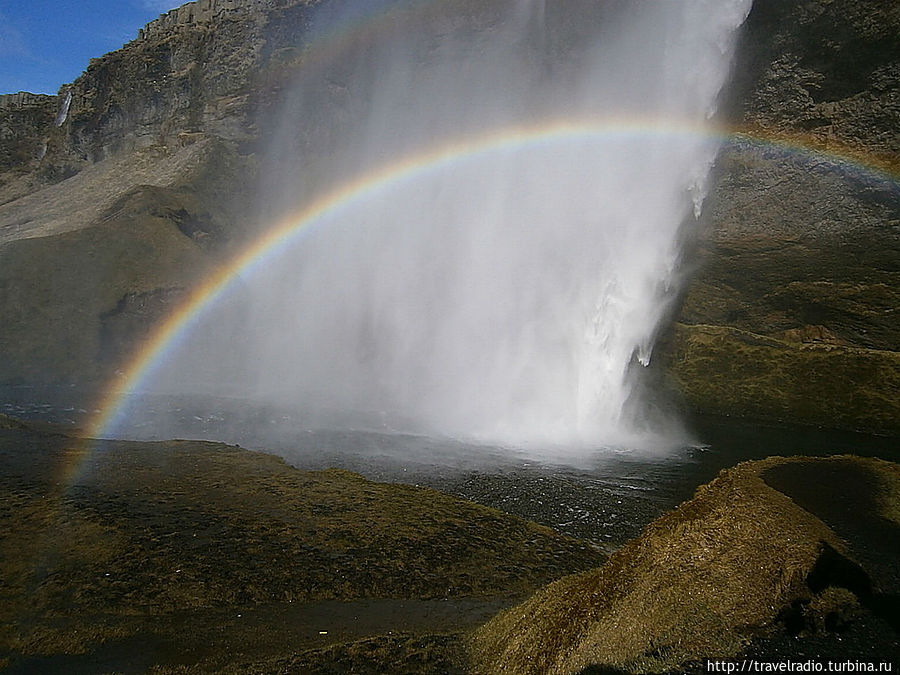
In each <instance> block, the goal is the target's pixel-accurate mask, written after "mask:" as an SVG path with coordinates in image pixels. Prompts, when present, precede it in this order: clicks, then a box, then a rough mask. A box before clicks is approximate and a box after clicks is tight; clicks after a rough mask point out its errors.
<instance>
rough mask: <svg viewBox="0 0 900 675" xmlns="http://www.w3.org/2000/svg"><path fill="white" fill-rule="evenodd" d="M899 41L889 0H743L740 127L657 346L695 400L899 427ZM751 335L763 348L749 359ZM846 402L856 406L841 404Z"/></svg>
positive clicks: (758, 412)
mask: <svg viewBox="0 0 900 675" xmlns="http://www.w3.org/2000/svg"><path fill="white" fill-rule="evenodd" d="M898 36H900V8H898V7H897V6H896V5H890V6H889V5H886V4H885V3H879V2H870V1H865V2H853V3H840V5H838V4H835V3H830V2H821V1H818V0H815V1H814V0H801V1H797V2H774V1H771V0H757V1H756V2H755V3H754V6H753V9H752V11H751V13H750V16H749V18H748V20H747V24H746V26H745V35H744V38H743V42H742V47H741V50H740V53H739V57H738V60H737V64H736V72H735V80H734V83H733V86H732V89H731V98H730V101H729V106H728V112H727V116H729V117H730V119H731V123H732V124H733V125H734V126H735V127H736V128H738V129H740V130H741V132H742V133H741V134H740V135H739V136H737V137H735V138H734V140H733V141H732V142H731V143H730V144H729V145H728V146H727V147H726V148H725V150H724V151H723V153H722V155H721V156H720V159H719V162H718V166H717V181H716V185H715V188H714V190H713V191H712V193H711V194H710V196H709V198H708V200H707V202H706V205H705V212H704V228H703V230H702V232H701V234H700V237H699V240H698V242H697V244H696V252H695V253H696V255H695V258H694V261H695V264H696V266H697V271H696V273H695V274H694V276H693V278H692V279H691V281H690V283H689V285H688V288H687V294H686V297H685V299H684V304H683V307H682V309H681V312H680V315H679V316H678V321H679V322H680V323H681V324H682V325H681V326H679V327H678V328H677V329H676V330H675V331H674V333H673V340H672V342H670V343H664V345H663V349H662V350H661V353H662V356H663V360H664V361H665V362H666V365H667V367H668V369H669V372H670V373H671V374H672V376H673V377H674V379H675V380H676V382H677V386H678V388H679V389H680V390H681V391H682V392H683V393H684V394H685V396H686V400H687V405H688V407H689V408H690V409H691V410H694V411H700V412H706V413H715V414H727V415H746V416H751V417H757V418H768V419H790V420H792V421H795V422H801V423H809V424H818V425H825V426H835V425H837V426H847V427H857V428H868V429H873V428H879V429H880V430H887V429H886V428H885V427H889V428H890V430H892V431H897V430H898V428H900V427H898V423H897V422H896V421H895V422H891V420H897V419H900V407H898V406H900V404H898V403H897V400H898V393H900V392H898V389H897V382H896V375H895V374H893V375H889V376H888V380H890V382H889V383H886V382H885V381H884V378H883V377H882V376H883V375H885V374H886V373H895V372H896V367H895V363H896V351H897V349H898V346H900V320H898V318H897V315H896V308H897V307H898V306H900V294H898V290H897V289H898V288H900V184H898V182H897V180H896V169H897V167H898V161H900V135H898V134H897V133H896V130H897V129H898V128H900V37H898ZM891 172H893V175H892V173H891ZM710 327H717V328H716V329H714V328H710ZM733 329H737V330H733ZM713 332H715V333H716V335H717V337H716V339H715V340H714V341H713V340H710V339H709V336H710V335H712V333H713ZM747 334H755V335H757V336H762V337H764V338H766V339H768V340H769V342H767V343H766V344H768V345H769V347H763V346H762V344H763V342H765V341H758V342H759V344H758V346H757V347H756V348H755V349H754V350H753V355H752V358H751V357H750V352H749V351H748V350H747V348H746V339H745V338H746V335H747ZM670 344H671V345H673V347H672V349H669V348H668V345H670ZM859 349H864V350H869V351H868V352H867V353H866V355H865V358H861V357H860V352H858V351H854V350H859ZM748 359H749V360H748ZM811 359H812V360H814V361H815V362H816V367H815V368H813V369H812V370H810V367H811V366H810V360H811ZM863 361H865V364H864V365H863ZM851 362H855V363H857V364H859V367H858V368H854V367H849V366H848V364H849V363H851ZM722 364H726V365H727V368H725V369H724V370H718V371H715V370H710V368H713V367H716V366H721V365H722ZM829 371H831V372H832V374H835V373H838V372H839V373H840V377H839V378H838V377H835V378H833V379H830V381H826V380H829V378H828V377H827V375H826V374H827V373H828V372H829ZM751 373H755V374H756V375H761V376H762V377H763V378H764V379H769V380H770V381H771V382H775V381H780V383H781V384H780V385H779V386H775V387H771V388H767V387H756V386H754V385H753V383H752V382H751V380H752V379H753V377H751V376H750V374H751ZM804 373H807V375H804ZM786 382H787V383H786ZM785 387H788V388H790V389H791V390H792V392H791V394H790V395H789V396H787V397H786V396H785ZM723 393H724V394H725V396H722V394H723ZM844 394H846V395H847V396H845V395H844ZM873 396H874V399H873ZM848 397H851V398H855V399H856V400H857V401H859V402H861V401H863V400H868V401H869V403H870V407H868V408H867V410H868V414H862V410H861V408H860V406H857V405H852V406H843V405H838V404H837V402H838V401H843V402H844V403H846V402H847V398H848ZM873 417H877V418H880V419H881V420H882V422H881V423H880V424H879V425H875V426H873V425H872V418H873Z"/></svg>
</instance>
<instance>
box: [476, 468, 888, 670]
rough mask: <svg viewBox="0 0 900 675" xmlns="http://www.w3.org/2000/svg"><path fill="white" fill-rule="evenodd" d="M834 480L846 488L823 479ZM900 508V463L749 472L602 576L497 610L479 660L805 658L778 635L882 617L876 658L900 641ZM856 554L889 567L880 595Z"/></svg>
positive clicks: (613, 662)
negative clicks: (750, 654)
mask: <svg viewBox="0 0 900 675" xmlns="http://www.w3.org/2000/svg"><path fill="white" fill-rule="evenodd" d="M823 467H825V468H824V469H823ZM825 475H831V476H833V477H836V478H837V480H835V481H833V484H832V485H822V484H821V483H817V481H820V480H821V479H822V477H823V476H825ZM841 477H843V478H844V479H845V480H843V482H842V481H841ZM850 478H852V480H847V479H850ZM811 483H812V485H813V487H812V489H810V488H809V487H804V486H809V485H810V484H811ZM773 485H775V487H773ZM815 486H819V487H821V488H822V490H821V491H818V492H817V491H816V489H815ZM776 488H777V489H776ZM833 491H837V492H840V493H841V494H842V496H843V498H842V499H834V498H832V497H833V496H834V494H836V493H835V492H833ZM823 492H824V494H823ZM786 493H788V494H791V496H792V497H795V498H796V499H797V501H796V502H795V501H794V500H793V499H792V498H791V497H789V496H788V494H786ZM794 493H796V494H794ZM816 494H818V495H819V497H815V495H816ZM798 503H802V504H803V506H804V507H806V508H802V507H801V506H800V505H798ZM835 503H838V504H840V506H839V507H838V508H837V509H835V508H834V504H835ZM898 505H900V467H898V465H896V464H891V463H888V462H883V461H880V460H863V459H859V458H852V459H851V458H846V457H844V458H838V459H822V460H819V459H816V460H813V459H794V460H786V459H781V458H770V459H767V460H763V461H760V462H748V463H744V464H740V465H738V466H737V467H735V468H733V469H730V470H727V471H724V472H722V473H721V474H720V475H719V477H718V478H717V479H715V480H714V481H712V482H711V483H709V484H707V485H704V486H702V487H700V488H699V489H698V490H697V493H696V495H695V496H694V498H693V499H692V500H690V501H688V502H686V503H684V504H683V505H681V506H680V507H679V508H677V509H675V510H674V511H672V512H670V513H668V514H666V515H665V516H663V517H662V518H659V519H658V520H656V521H655V522H653V523H652V524H651V525H650V526H649V527H648V528H647V529H646V530H645V532H644V533H643V534H642V535H641V536H640V537H639V538H637V539H635V540H633V541H631V542H630V543H629V544H627V545H626V546H625V547H624V548H623V549H621V550H620V551H618V552H617V553H616V554H614V555H613V556H611V557H610V559H609V561H608V562H607V563H606V565H604V566H603V567H601V568H600V569H597V570H592V571H590V572H586V573H582V574H578V575H574V576H570V577H566V578H564V579H560V580H559V581H557V582H555V583H553V584H551V585H550V586H548V587H546V588H544V589H542V590H541V591H539V592H538V593H537V594H535V595H534V596H533V597H532V598H530V599H529V600H528V601H526V602H525V603H523V604H522V605H520V606H518V607H514V608H512V609H510V610H507V611H505V612H503V613H502V614H500V615H498V616H497V617H496V618H494V619H493V620H492V621H491V622H489V623H488V624H486V625H485V626H484V627H482V628H481V629H480V630H479V631H478V632H477V633H476V635H475V638H474V640H473V652H474V655H475V660H476V662H477V663H478V664H479V669H480V670H481V671H482V672H485V673H517V674H522V675H524V674H527V673H579V672H582V671H585V672H594V671H596V672H619V671H623V672H636V673H647V672H668V671H672V670H675V669H679V670H681V669H682V668H683V667H684V666H685V665H686V664H690V663H692V662H693V663H697V662H699V661H701V660H702V659H703V658H706V657H727V656H737V655H738V654H740V653H742V652H745V650H747V649H748V648H749V649H750V650H751V651H752V650H753V649H756V650H757V651H758V650H760V649H761V650H763V653H768V654H778V655H780V656H781V657H785V656H797V655H798V654H797V653H796V651H795V652H794V653H793V654H792V653H791V652H790V651H789V650H790V647H788V648H787V649H788V651H787V653H784V649H782V643H779V640H778V636H783V635H798V634H801V633H803V634H807V633H814V632H816V631H817V630H818V631H820V632H823V631H826V630H834V629H837V628H839V627H841V626H842V625H844V624H845V623H846V622H847V621H849V620H850V619H852V618H853V616H854V615H859V614H863V613H868V616H869V617H870V619H871V621H872V622H874V623H873V624H871V625H870V627H869V628H867V630H875V631H883V634H884V635H886V636H887V638H886V639H882V638H880V637H879V636H877V635H872V636H871V641H870V642H871V643H872V644H876V645H878V646H879V647H880V648H881V651H880V653H877V654H876V655H875V656H881V657H883V656H886V652H885V650H892V649H896V637H897V636H896V632H895V631H896V630H897V625H896V619H897V616H896V614H895V613H894V611H895V609H896V604H895V603H893V602H892V600H893V601H895V600H896V597H892V596H891V595H890V593H892V592H893V593H896V590H897V588H898V587H900V578H898V575H897V574H896V572H897V570H896V565H897V555H896V554H897V551H896V550H895V549H897V547H898V546H900V544H898V542H900V537H898V536H897V535H898V534H900V517H898V512H900V511H898ZM836 513H837V514H844V516H843V518H840V517H836V516H835V514H836ZM820 518H822V519H825V520H826V521H828V522H829V524H832V527H829V526H828V525H826V524H825V523H824V522H823V520H822V519H820ZM836 532H837V533H840V535H841V536H840V537H839V536H838V534H837V533H836ZM844 539H846V540H848V541H849V542H850V544H847V543H845V541H844ZM857 548H859V549H862V548H867V549H868V551H867V553H866V555H867V557H868V558H870V559H871V560H872V561H880V562H881V563H882V564H881V566H880V567H879V566H878V565H877V564H875V565H874V566H875V567H878V569H879V574H878V576H877V579H876V581H877V583H876V585H875V588H874V589H873V587H872V583H871V579H870V576H869V574H867V571H866V570H864V569H863V568H862V567H860V566H859V564H857V562H855V561H854V560H853V559H851V556H852V557H853V558H856V557H858V556H857V555H856V549H857ZM875 549H877V551H875ZM867 569H869V567H867ZM891 607H894V610H892V609H891ZM892 624H893V628H892V627H891V625H892ZM793 649H794V650H796V649H797V646H796V644H794V646H793ZM851 649H852V647H851ZM819 653H823V652H819ZM855 655H856V656H862V655H861V654H855Z"/></svg>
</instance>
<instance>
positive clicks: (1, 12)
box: [0, 0, 186, 94]
mask: <svg viewBox="0 0 900 675" xmlns="http://www.w3.org/2000/svg"><path fill="white" fill-rule="evenodd" d="M184 1H186V0H181V1H179V0H0V94H6V93H10V92H16V91H30V92H33V93H36V94H55V93H56V92H57V91H58V90H59V87H60V85H62V84H65V83H67V82H72V81H73V80H74V79H75V78H76V77H78V76H79V75H80V74H81V73H82V71H83V70H84V69H85V68H87V65H88V61H89V60H90V59H91V58H92V57H96V56H102V55H103V54H106V53H107V52H110V51H113V50H115V49H118V48H119V47H121V46H122V45H123V44H125V43H126V42H129V41H130V40H133V39H134V38H136V37H137V32H138V28H141V27H143V25H144V24H145V23H147V22H148V21H151V20H152V19H155V18H156V17H157V16H159V15H160V14H161V13H163V12H165V11H166V10H169V9H172V8H173V7H177V6H179V5H181V4H183V3H184Z"/></svg>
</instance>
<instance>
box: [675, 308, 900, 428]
mask: <svg viewBox="0 0 900 675" xmlns="http://www.w3.org/2000/svg"><path fill="white" fill-rule="evenodd" d="M666 361H667V369H668V373H669V375H670V377H671V378H672V380H673V382H674V384H675V386H676V387H677V388H678V389H679V390H680V391H681V392H682V393H683V395H684V397H685V400H686V402H687V405H688V406H689V407H690V408H691V409H693V410H695V411H702V412H704V413H709V414H716V415H729V416H741V417H750V418H762V419H771V420H789V421H791V422H795V423H800V424H809V425H822V426H827V427H845V428H854V429H865V430H871V431H882V432H897V431H900V353H897V352H887V351H877V350H869V349H858V348H852V347H842V346H838V345H821V344H797V343H788V342H785V341H782V340H778V339H775V338H768V337H764V336H760V335H755V334H753V333H749V332H746V331H741V330H738V329H735V328H727V327H722V326H702V325H700V326H687V325H683V324H678V325H676V326H675V327H674V329H673V332H672V335H671V338H670V341H669V343H668V345H667V348H666Z"/></svg>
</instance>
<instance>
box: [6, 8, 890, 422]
mask: <svg viewBox="0 0 900 675" xmlns="http://www.w3.org/2000/svg"><path fill="white" fill-rule="evenodd" d="M580 1H581V0H579V2H580ZM454 2H455V3H456V5H458V9H459V11H458V12H457V16H458V18H457V19H455V20H454V21H455V22H456V23H453V24H452V25H451V24H446V25H445V24H441V25H440V26H439V27H438V29H439V30H440V31H452V30H460V29H461V27H464V28H466V29H472V26H476V25H479V26H486V27H487V28H486V29H487V30H489V29H490V26H491V25H492V21H494V19H495V17H493V16H492V14H491V5H490V3H475V2H470V1H468V0H454ZM323 4H324V5H327V4H328V3H322V2H316V1H314V0H198V1H197V2H192V3H188V4H186V5H184V6H182V7H180V8H178V9H176V10H172V11H171V12H169V13H167V14H165V15H163V16H162V17H160V18H159V19H158V20H156V21H154V22H151V23H150V24H148V25H147V26H146V27H145V28H144V29H142V30H141V31H140V32H139V34H138V37H137V39H135V40H134V41H132V42H131V43H129V44H128V45H126V46H125V47H123V48H122V49H121V50H119V51H116V52H113V53H111V54H107V55H105V56H102V57H100V58H97V59H93V60H92V61H91V63H90V64H89V65H88V67H87V69H86V71H85V73H84V74H83V75H82V76H81V77H80V78H78V80H76V81H75V82H74V83H72V84H71V85H66V86H64V87H63V88H62V89H61V90H60V94H59V95H58V96H56V97H43V96H31V95H27V94H16V95H12V96H4V97H0V135H2V140H3V143H2V146H0V147H2V153H0V308H2V310H0V311H2V312H3V318H4V320H3V321H2V322H0V352H2V354H3V355H4V358H3V359H0V383H7V384H9V383H27V382H69V381H75V380H79V381H81V380H84V379H96V380H97V381H98V382H102V381H104V380H105V379H106V378H108V377H109V376H110V375H111V374H112V373H114V372H115V370H116V369H117V368H119V367H121V364H122V363H123V361H124V360H125V359H126V355H127V354H128V353H129V352H130V351H131V350H132V349H133V348H134V344H135V343H136V342H138V341H140V339H141V337H142V336H145V335H148V334H150V333H151V332H152V329H153V326H154V325H155V322H157V321H158V320H159V319H160V317H162V316H164V315H165V314H166V313H167V312H168V311H170V310H171V308H172V307H173V306H175V305H176V304H177V302H178V301H179V299H180V298H182V297H183V296H184V294H185V293H186V292H187V290H188V289H189V288H191V286H192V285H193V284H194V283H195V282H196V280H197V279H198V278H200V277H202V276H203V275H204V274H207V273H208V272H209V271H210V270H212V269H214V268H215V267H216V266H217V265H219V264H221V262H222V261H223V260H225V259H227V257H228V256H229V255H230V253H231V252H232V251H233V250H234V249H235V247H238V246H240V244H241V242H242V241H245V240H246V239H247V238H250V237H252V236H253V234H254V232H255V229H254V227H255V226H254V223H255V222H256V221H257V220H259V218H258V214H259V213H260V212H262V211H265V210H266V208H267V206H266V205H264V204H258V203H255V202H254V194H255V193H256V186H257V180H258V171H259V165H260V156H261V150H262V149H263V148H264V147H266V145H267V143H268V140H269V139H268V138H267V137H266V134H267V130H268V129H270V128H271V127H272V124H271V119H272V115H274V114H275V111H276V110H278V109H279V106H280V104H281V102H282V99H283V97H284V94H285V92H286V91H287V90H288V87H287V86H286V84H287V83H290V82H291V81H292V80H293V79H294V78H296V77H297V76H298V73H301V72H308V71H309V69H310V68H316V67H317V66H316V61H315V59H314V58H311V56H310V55H311V53H312V52H311V50H314V49H315V45H311V43H310V41H311V37H310V35H311V34H310V28H309V27H310V24H311V22H312V21H313V19H314V14H315V12H316V11H317V10H318V9H321V7H322V6H323ZM577 4H578V3H568V4H567V5H566V7H567V10H566V12H561V11H560V10H559V8H558V7H556V6H548V9H547V11H548V16H549V20H550V21H551V22H552V21H569V22H572V21H573V19H572V18H571V17H572V16H575V14H576V13H575V12H574V11H573V10H572V8H573V7H575V5H577ZM456 5H455V6H456ZM426 14H427V13H426ZM567 17H568V18H567ZM441 21H446V19H441ZM569 33H570V34H571V31H570V32H569ZM898 36H900V7H897V6H895V5H892V4H890V3H883V2H879V1H877V0H853V1H852V2H846V3H840V4H838V3H833V2H830V1H828V0H790V1H784V0H756V2H755V4H754V8H753V10H752V12H751V15H750V17H749V19H748V22H747V25H746V30H745V33H744V37H743V42H742V46H741V49H740V53H739V55H738V61H737V64H736V75H735V80H734V83H733V86H732V88H731V90H730V92H729V95H728V97H727V101H725V103H726V105H725V106H724V109H725V112H724V116H725V117H726V118H727V119H726V122H727V123H728V124H730V125H731V126H732V127H734V128H735V129H736V130H737V131H738V132H739V133H737V134H736V135H735V136H733V139H732V142H730V143H729V144H728V145H727V147H726V148H725V149H724V150H723V153H722V155H721V158H720V161H719V163H718V166H717V174H716V175H717V180H716V185H715V188H714V189H713V191H712V192H711V194H710V196H709V198H708V200H707V203H706V205H705V209H704V223H703V225H704V226H703V229H702V231H701V233H700V235H699V236H698V238H697V241H696V242H694V247H693V251H692V258H691V270H692V275H691V277H690V283H689V284H688V287H687V292H686V295H685V297H684V302H683V306H682V309H681V311H680V314H679V315H678V316H677V317H676V319H677V320H676V322H675V323H674V324H673V327H672V330H671V331H669V334H668V335H667V336H665V339H664V340H663V342H662V344H661V345H660V347H659V349H658V350H657V358H656V363H658V364H662V365H664V366H665V377H666V378H667V379H668V381H669V382H670V383H671V384H672V386H673V387H674V388H676V389H677V390H678V391H680V392H681V395H682V398H683V402H684V404H685V407H686V408H687V409H689V410H691V411H695V412H705V413H714V414H722V415H749V416H752V417H756V418H764V419H790V420H793V421H799V422H803V423H809V424H821V425H837V426H848V427H860V428H867V429H878V430H882V431H897V430H898V429H900V426H898V424H900V423H898V421H897V420H900V360H898V355H897V351H898V345H900V321H898V319H897V316H896V308H897V307H898V306H900V293H898V290H897V289H898V288H900V232H898V223H900V187H898V182H897V180H896V175H897V174H896V172H897V169H898V167H900V135H898V134H897V129H900V94H898V92H900V37H898ZM348 54H349V55H348V56H347V59H348V61H353V60H356V61H357V62H364V60H365V59H366V58H367V57H368V56H367V52H366V45H365V44H360V45H359V46H358V47H356V48H354V50H351V52H348ZM342 77H343V76H342V75H341V72H340V70H339V69H338V70H335V71H330V72H329V73H327V77H325V76H323V77H321V78H318V79H317V80H316V82H317V84H316V85H315V86H314V87H312V88H311V89H309V93H310V94H311V96H312V98H314V99H315V101H316V106H315V109H316V112H313V111H312V110H311V109H306V108H302V106H301V112H300V115H301V116H305V117H304V119H303V122H304V124H303V131H302V132H298V134H297V138H296V139H295V145H294V146H292V148H291V149H290V150H291V152H302V153H305V154H304V157H305V158H306V160H305V161H306V162H307V164H308V166H313V165H314V163H315V157H316V153H317V152H318V151H319V150H317V147H318V146H317V143H320V142H321V141H322V139H323V138H326V137H327V135H328V134H329V133H332V132H333V126H332V125H331V120H333V119H345V118H346V117H347V116H348V115H353V114H357V113H355V112H354V110H353V109H352V103H351V102H349V101H348V99H347V97H346V82H345V81H344V79H342ZM122 261H127V264H123V262H122ZM61 326H64V327H65V339H61V337H60V335H59V333H60V330H61V329H60V327H61Z"/></svg>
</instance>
